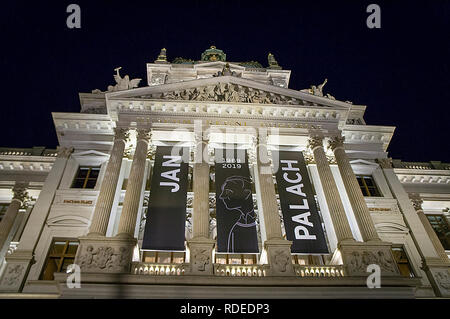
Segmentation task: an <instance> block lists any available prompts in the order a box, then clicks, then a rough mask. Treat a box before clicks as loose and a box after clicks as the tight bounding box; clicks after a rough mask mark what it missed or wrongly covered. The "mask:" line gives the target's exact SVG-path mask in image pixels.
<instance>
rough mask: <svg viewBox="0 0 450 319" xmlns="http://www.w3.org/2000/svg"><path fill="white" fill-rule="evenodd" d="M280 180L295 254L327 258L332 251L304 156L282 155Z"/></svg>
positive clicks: (295, 154) (285, 223) (299, 154)
mask: <svg viewBox="0 0 450 319" xmlns="http://www.w3.org/2000/svg"><path fill="white" fill-rule="evenodd" d="M278 158H279V159H278V160H279V163H278V164H279V165H278V171H277V172H276V180H277V186H278V194H279V196H280V204H281V211H282V214H283V222H284V228H285V230H286V238H287V240H290V241H292V246H291V252H292V253H298V254H326V253H328V247H327V243H326V239H325V235H324V232H323V228H322V221H321V219H320V216H319V213H318V211H317V206H316V200H315V198H314V192H313V188H312V185H311V181H310V179H309V175H308V169H307V167H306V163H305V159H304V157H303V153H302V152H289V151H280V152H279V156H278Z"/></svg>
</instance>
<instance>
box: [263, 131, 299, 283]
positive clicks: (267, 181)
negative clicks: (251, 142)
mask: <svg viewBox="0 0 450 319" xmlns="http://www.w3.org/2000/svg"><path fill="white" fill-rule="evenodd" d="M255 153H256V161H255V165H254V168H255V169H254V173H255V187H256V196H257V199H258V213H259V214H258V215H259V218H260V222H261V223H262V224H263V225H264V229H265V232H264V234H265V238H264V236H261V238H262V240H264V249H265V250H266V254H267V263H268V265H269V268H268V275H270V276H294V275H295V273H294V267H293V265H292V256H291V246H292V242H291V241H289V240H286V239H284V238H283V236H282V231H281V220H280V216H279V214H278V204H277V196H276V193H275V185H274V182H273V172H272V166H271V162H270V158H269V154H268V150H267V131H266V130H265V129H260V130H259V134H258V138H257V144H256V150H255ZM274 160H275V159H274ZM276 160H278V158H277V159H276ZM276 167H278V165H276ZM262 228H263V227H262V225H261V227H260V229H262Z"/></svg>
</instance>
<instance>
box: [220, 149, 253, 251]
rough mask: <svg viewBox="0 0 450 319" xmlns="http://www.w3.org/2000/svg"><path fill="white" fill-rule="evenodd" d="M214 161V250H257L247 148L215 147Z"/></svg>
mask: <svg viewBox="0 0 450 319" xmlns="http://www.w3.org/2000/svg"><path fill="white" fill-rule="evenodd" d="M215 161H216V163H215V183H216V218H217V251H218V252H220V253H249V254H253V253H258V252H259V250H258V236H257V230H256V214H255V211H254V208H253V198H252V181H251V179H250V171H249V168H248V161H247V153H246V150H243V149H216V150H215Z"/></svg>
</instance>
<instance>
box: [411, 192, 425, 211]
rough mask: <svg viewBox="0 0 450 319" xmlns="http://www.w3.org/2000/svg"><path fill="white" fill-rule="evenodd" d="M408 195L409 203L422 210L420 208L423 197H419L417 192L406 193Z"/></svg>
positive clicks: (417, 209)
mask: <svg viewBox="0 0 450 319" xmlns="http://www.w3.org/2000/svg"><path fill="white" fill-rule="evenodd" d="M408 196H409V199H410V200H411V203H412V205H413V206H414V209H415V210H416V211H421V210H423V209H422V204H423V199H422V198H421V197H420V195H419V194H416V193H411V194H408Z"/></svg>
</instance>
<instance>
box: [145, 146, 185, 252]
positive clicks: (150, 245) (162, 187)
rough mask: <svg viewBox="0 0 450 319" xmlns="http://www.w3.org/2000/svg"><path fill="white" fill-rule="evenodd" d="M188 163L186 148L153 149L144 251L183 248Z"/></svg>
mask: <svg viewBox="0 0 450 319" xmlns="http://www.w3.org/2000/svg"><path fill="white" fill-rule="evenodd" d="M188 165H189V148H187V147H174V146H158V147H157V148H156V155H155V165H154V167H153V176H152V181H151V185H150V197H149V203H148V210H147V216H146V222H145V230H144V238H143V241H142V249H143V250H168V251H183V250H184V241H185V223H186V201H187V186H188Z"/></svg>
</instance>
